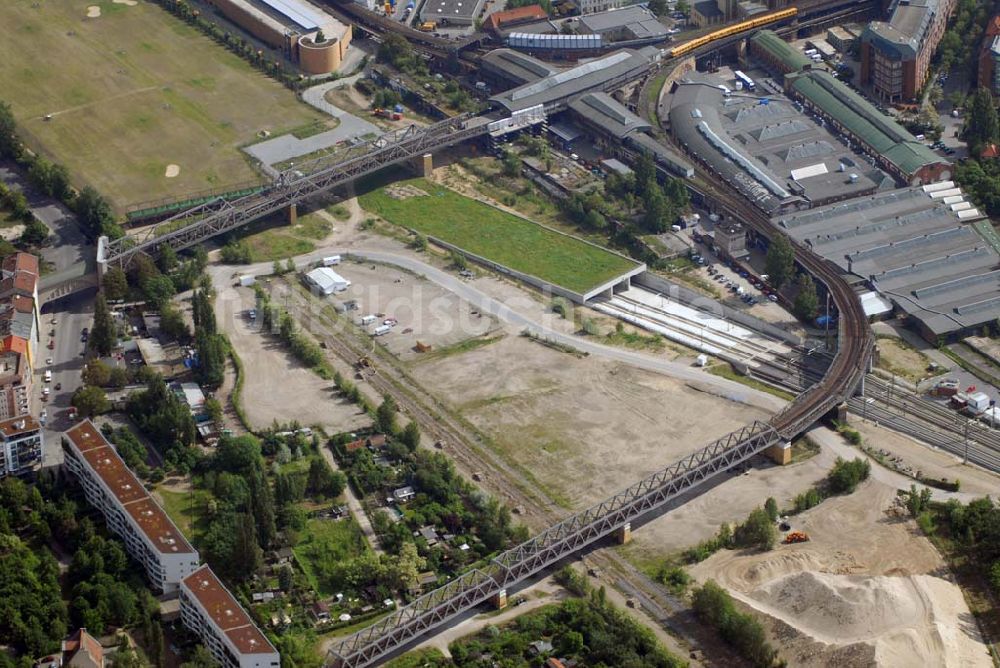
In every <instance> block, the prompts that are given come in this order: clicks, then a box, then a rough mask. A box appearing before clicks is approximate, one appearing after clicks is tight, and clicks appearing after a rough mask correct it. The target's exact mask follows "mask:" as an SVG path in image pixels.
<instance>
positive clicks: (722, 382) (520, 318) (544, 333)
mask: <svg viewBox="0 0 1000 668" xmlns="http://www.w3.org/2000/svg"><path fill="white" fill-rule="evenodd" d="M336 254H340V255H342V256H344V257H347V256H350V257H353V258H357V259H360V260H362V261H369V262H378V263H382V264H391V265H395V266H397V267H400V268H402V269H405V270H407V271H410V272H412V273H414V274H418V275H421V276H423V277H425V278H427V279H428V280H430V281H432V282H433V283H436V284H437V285H439V286H441V287H442V288H444V289H446V290H448V291H450V292H452V293H454V294H456V295H457V296H459V297H461V298H462V299H464V300H465V301H467V302H469V303H470V304H473V305H474V306H475V307H476V308H478V309H479V310H480V311H482V312H484V313H489V314H490V315H493V316H495V317H497V318H499V319H500V320H503V321H504V322H507V323H510V324H511V325H514V326H516V327H521V328H524V329H526V330H528V331H529V332H531V333H532V334H533V335H535V336H538V337H540V338H544V339H547V340H549V341H553V342H555V343H559V344H562V345H567V346H571V347H573V348H575V349H576V350H579V351H581V352H584V353H587V354H589V355H594V356H595V357H602V358H604V359H608V360H613V361H615V362H621V363H624V364H629V365H631V366H634V367H638V368H640V369H644V370H646V371H652V372H654V373H659V374H663V375H666V376H671V377H673V378H677V379H680V380H686V381H692V382H697V383H701V384H702V385H707V386H710V387H713V388H715V389H716V390H718V391H720V392H722V393H723V394H724V396H725V397H726V398H728V399H730V400H732V401H737V402H740V403H744V404H751V405H756V406H759V407H761V408H764V409H767V410H774V411H778V410H780V409H782V408H783V407H784V406H785V405H786V402H785V401H784V400H782V399H780V398H778V397H776V396H774V395H772V394H768V393H767V392H762V391H760V390H755V389H752V388H749V387H747V386H745V385H741V384H740V383H737V382H735V381H731V380H728V379H725V378H722V377H720V376H714V375H712V374H709V373H705V372H704V371H702V370H700V369H699V368H697V367H693V366H690V365H688V364H681V363H678V362H670V361H667V360H661V359H656V358H654V357H650V356H649V355H645V354H643V353H638V352H634V351H631V350H627V349H622V348H615V347H613V346H607V345H603V344H600V343H596V342H594V341H592V340H590V339H587V338H585V337H582V336H577V335H575V334H567V333H565V332H560V331H557V330H554V329H551V328H549V327H546V326H544V325H542V324H540V323H538V322H537V321H536V320H535V319H533V318H531V317H529V316H527V315H525V314H524V313H521V312H519V311H515V310H513V309H512V308H510V307H509V306H508V305H506V304H504V303H503V302H501V301H498V300H497V299H495V298H493V297H491V296H489V295H487V294H486V293H485V292H482V291H481V290H479V289H478V288H476V287H475V286H473V285H471V284H470V283H468V282H466V281H463V280H462V279H460V278H458V277H456V276H454V275H452V274H450V273H448V272H446V271H444V270H442V269H439V268H437V267H434V266H432V265H430V264H427V263H425V262H423V261H421V260H418V259H416V258H413V257H409V256H407V255H402V254H398V253H392V252H387V251H381V250H365V249H359V248H323V249H320V250H317V251H314V252H312V253H308V254H305V255H299V256H297V257H295V258H293V260H294V261H295V263H296V267H297V268H300V269H301V268H303V267H305V266H306V265H309V264H312V263H314V262H316V261H317V260H320V259H322V258H324V257H328V256H330V255H336ZM272 267H273V263H270V262H259V263H257V264H253V265H242V266H235V267H230V266H229V265H223V266H220V267H217V268H216V269H215V270H213V271H212V278H213V281H214V282H216V284H217V285H218V284H219V282H220V281H222V282H226V281H228V280H229V276H223V275H222V274H223V272H222V271H220V269H233V270H234V271H233V272H232V273H238V274H253V275H265V274H270V273H271V272H272ZM230 275H231V274H230Z"/></svg>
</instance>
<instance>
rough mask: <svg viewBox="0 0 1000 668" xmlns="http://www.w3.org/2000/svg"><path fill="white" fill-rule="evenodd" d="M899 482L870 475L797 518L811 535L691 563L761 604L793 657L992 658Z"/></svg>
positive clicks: (838, 662)
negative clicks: (905, 506) (900, 498)
mask: <svg viewBox="0 0 1000 668" xmlns="http://www.w3.org/2000/svg"><path fill="white" fill-rule="evenodd" d="M895 496H896V495H895V489H894V488H893V487H891V486H889V485H885V484H883V483H880V482H877V481H874V480H871V481H868V482H866V483H864V484H863V485H862V486H861V487H859V488H858V490H857V491H856V492H855V493H854V494H851V495H848V496H842V497H835V498H832V499H828V500H827V501H824V502H823V503H821V504H820V505H819V506H817V507H816V508H813V509H811V510H809V511H806V512H805V513H802V514H801V515H798V516H795V517H794V518H792V523H793V526H794V528H795V529H797V530H801V531H805V532H806V533H808V534H809V537H810V541H809V542H807V543H800V544H796V545H779V546H778V547H776V548H775V549H774V550H771V551H769V552H763V553H746V552H743V551H730V550H723V551H721V552H719V553H716V554H715V555H713V556H712V557H710V558H709V559H707V560H706V561H704V562H702V563H700V564H697V565H696V566H693V567H691V573H692V575H693V576H694V577H695V578H696V579H697V580H699V581H704V580H706V579H709V578H711V579H714V580H716V581H717V582H719V584H721V585H723V586H725V587H726V588H727V589H728V590H729V591H730V592H731V593H732V594H733V596H735V597H736V598H737V599H739V600H740V601H742V602H743V603H745V604H746V605H748V606H749V607H751V608H753V610H754V611H755V612H756V613H758V617H759V618H760V619H761V620H762V621H763V622H764V624H765V627H766V628H767V629H768V631H769V633H770V634H771V636H772V638H774V639H775V641H776V642H777V644H778V646H779V649H780V650H781V655H782V657H783V658H785V659H786V660H787V661H788V663H789V665H792V666H816V667H819V666H837V667H849V666H872V665H878V666H899V667H900V668H903V667H907V668H908V667H910V666H954V667H955V668H958V667H959V666H961V667H963V668H965V667H970V666H984V667H985V666H991V665H993V664H992V661H991V659H990V656H989V651H988V649H987V647H986V645H985V644H984V643H983V641H982V638H981V636H980V633H979V629H978V627H977V626H976V623H975V621H974V619H973V617H972V615H971V613H970V612H969V608H968V606H967V605H966V603H965V599H964V598H963V596H962V592H961V590H960V589H959V587H958V585H957V584H955V583H954V582H953V581H951V579H950V577H949V573H948V570H947V567H946V566H945V563H944V561H943V560H942V559H941V556H940V555H939V554H938V553H937V551H936V550H935V549H934V547H933V546H932V545H931V543H930V541H928V540H927V539H926V538H925V537H923V536H922V535H921V534H920V532H919V529H918V528H917V526H916V523H915V522H914V521H913V520H912V519H910V518H909V517H908V516H906V515H905V514H903V513H902V512H900V509H899V508H898V506H896V505H895V503H894V500H895Z"/></svg>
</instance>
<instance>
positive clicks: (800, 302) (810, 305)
mask: <svg viewBox="0 0 1000 668" xmlns="http://www.w3.org/2000/svg"><path fill="white" fill-rule="evenodd" d="M798 282H799V293H798V294H797V295H795V304H794V305H793V306H792V311H794V313H795V317H797V318H798V319H799V320H801V321H802V322H806V323H811V322H812V321H813V320H815V319H816V313H817V310H818V309H819V298H818V297H817V296H816V284H815V283H814V282H813V279H812V276H810V275H809V274H802V275H800V276H799V281H798Z"/></svg>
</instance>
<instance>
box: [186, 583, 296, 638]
mask: <svg viewBox="0 0 1000 668" xmlns="http://www.w3.org/2000/svg"><path fill="white" fill-rule="evenodd" d="M182 582H183V584H184V587H186V588H187V590H188V591H189V592H191V595H192V596H193V597H194V598H195V599H197V601H198V603H200V604H201V607H202V608H203V609H204V610H205V612H207V613H208V616H209V617H211V618H212V621H214V622H215V625H216V626H218V627H219V628H220V629H221V630H222V631H223V632H224V633H225V634H226V635H227V636H229V639H230V640H231V641H232V642H233V644H234V645H235V646H236V648H237V649H238V650H239V651H240V652H242V653H244V654H265V653H271V652H275V651H276V650H275V649H274V647H272V646H271V643H270V642H268V640H267V638H265V637H264V634H263V633H261V632H260V629H258V628H257V626H256V625H255V624H254V623H253V620H252V619H250V616H249V615H248V614H247V613H246V611H245V610H244V609H243V608H242V607H241V606H240V604H239V603H238V602H237V601H236V599H235V598H234V597H233V595H232V594H230V593H229V590H228V589H226V587H225V586H224V585H223V584H222V582H221V581H220V580H219V578H218V577H216V575H215V573H213V572H212V569H211V568H209V567H208V566H202V567H201V568H199V569H198V570H196V571H195V572H194V573H192V574H191V575H189V576H187V577H186V578H184V580H183V581H182Z"/></svg>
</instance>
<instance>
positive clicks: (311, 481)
mask: <svg viewBox="0 0 1000 668" xmlns="http://www.w3.org/2000/svg"><path fill="white" fill-rule="evenodd" d="M346 485H347V478H346V477H344V474H343V473H341V472H340V471H334V470H332V469H331V468H330V467H329V465H327V463H326V461H324V459H323V458H322V457H314V458H313V460H312V461H311V462H310V463H309V475H308V476H307V477H306V491H307V492H308V493H309V494H310V495H312V496H315V497H332V498H336V497H338V496H340V494H341V493H342V492H343V491H344V487H345V486H346Z"/></svg>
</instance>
